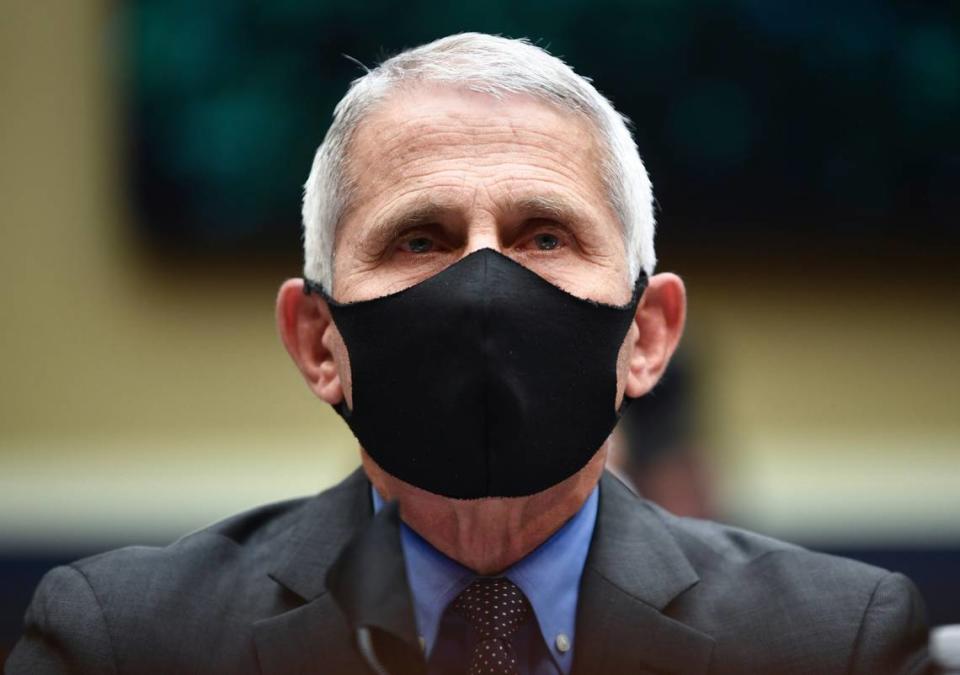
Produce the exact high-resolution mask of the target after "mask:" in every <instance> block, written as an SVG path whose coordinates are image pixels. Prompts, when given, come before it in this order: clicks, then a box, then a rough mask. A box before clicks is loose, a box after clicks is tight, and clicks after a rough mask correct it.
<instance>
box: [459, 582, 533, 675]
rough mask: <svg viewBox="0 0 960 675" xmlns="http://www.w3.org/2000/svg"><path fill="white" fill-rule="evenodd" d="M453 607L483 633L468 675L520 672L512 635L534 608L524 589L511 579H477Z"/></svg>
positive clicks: (513, 673)
mask: <svg viewBox="0 0 960 675" xmlns="http://www.w3.org/2000/svg"><path fill="white" fill-rule="evenodd" d="M453 607H454V609H455V610H456V611H457V612H459V613H460V614H462V615H463V616H464V617H466V619H467V621H469V622H470V625H471V626H473V627H474V628H475V629H476V630H477V633H478V634H479V635H480V642H478V643H477V645H476V646H475V647H474V648H473V652H472V653H471V655H470V666H469V668H468V669H467V675H517V673H518V672H519V670H518V664H517V653H516V652H515V651H514V649H513V644H512V642H511V638H512V637H513V634H514V633H516V632H517V629H518V628H519V627H520V626H521V624H523V622H524V621H526V620H527V619H528V618H530V614H531V611H532V610H531V609H530V603H529V602H528V601H527V597H526V596H525V595H524V594H523V591H521V590H520V589H519V588H517V587H516V586H515V585H514V584H513V582H512V581H510V580H509V579H504V578H497V579H477V580H476V581H474V582H473V583H472V584H470V585H469V586H468V587H467V588H466V590H464V591H463V592H462V593H461V594H460V595H458V596H457V598H456V600H454V602H453Z"/></svg>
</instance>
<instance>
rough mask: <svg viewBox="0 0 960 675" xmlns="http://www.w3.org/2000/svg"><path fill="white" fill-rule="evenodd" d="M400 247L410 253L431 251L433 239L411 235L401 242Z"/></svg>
mask: <svg viewBox="0 0 960 675" xmlns="http://www.w3.org/2000/svg"><path fill="white" fill-rule="evenodd" d="M400 248H401V249H402V250H404V251H408V252H410V253H429V252H430V251H432V250H433V239H431V238H430V237H411V238H410V239H407V240H406V241H404V242H403V243H401V244H400Z"/></svg>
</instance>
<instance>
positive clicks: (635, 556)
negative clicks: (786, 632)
mask: <svg viewBox="0 0 960 675" xmlns="http://www.w3.org/2000/svg"><path fill="white" fill-rule="evenodd" d="M698 581H699V577H698V576H697V574H696V572H695V571H694V569H693V568H692V567H691V566H690V563H689V562H688V561H687V558H686V556H684V554H683V552H682V551H681V550H680V547H679V546H678V545H677V543H676V542H675V541H674V539H673V537H672V535H671V534H670V533H669V532H668V531H667V529H666V525H665V524H664V523H663V521H662V520H661V519H660V516H659V515H658V514H657V513H656V512H655V511H654V510H653V509H652V508H651V507H650V506H649V505H648V504H647V503H646V502H644V501H643V500H640V499H638V498H637V497H636V496H635V495H633V494H632V493H631V492H630V491H629V490H628V489H627V488H626V487H625V486H624V485H623V484H622V483H620V481H619V480H617V479H616V478H614V477H613V476H612V475H610V474H605V475H604V476H603V479H602V480H601V483H600V507H599V512H598V515H597V525H596V529H595V531H594V538H593V542H592V544H591V549H590V554H589V556H588V557H587V562H586V565H585V567H584V572H583V578H582V580H581V584H580V599H579V605H578V609H577V634H576V646H575V652H574V665H573V675H599V674H601V673H602V674H604V675H606V674H609V675H619V674H620V673H629V674H631V675H634V674H639V673H684V674H687V673H689V674H691V675H694V674H697V673H703V672H706V669H707V667H708V665H709V662H710V657H711V654H712V651H713V645H714V641H713V639H712V638H711V637H709V636H708V635H705V634H703V633H700V632H699V631H696V630H694V629H692V628H690V627H689V626H686V625H684V624H682V623H680V622H678V621H675V620H674V619H671V618H670V617H668V616H666V615H665V614H664V613H663V610H664V609H665V608H666V607H667V605H668V604H669V603H670V602H671V601H672V600H673V599H674V598H676V597H677V596H678V595H680V594H681V593H683V592H684V591H686V590H687V589H689V588H691V587H692V586H694V585H695V584H696V583H697V582H698Z"/></svg>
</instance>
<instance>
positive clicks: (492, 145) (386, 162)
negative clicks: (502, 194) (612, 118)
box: [344, 83, 609, 210]
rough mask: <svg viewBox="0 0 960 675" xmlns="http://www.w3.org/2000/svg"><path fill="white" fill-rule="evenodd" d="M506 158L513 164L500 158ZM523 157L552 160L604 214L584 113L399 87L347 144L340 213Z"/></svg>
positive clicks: (513, 96)
mask: <svg viewBox="0 0 960 675" xmlns="http://www.w3.org/2000/svg"><path fill="white" fill-rule="evenodd" d="M510 152H513V153H514V155H515V157H507V155H508V153H510ZM524 153H526V157H527V159H528V160H529V163H531V164H537V165H539V166H540V167H541V168H543V169H546V168H547V166H546V165H547V164H548V163H549V161H550V160H551V159H552V160H554V162H557V161H559V162H563V163H564V166H563V167H562V168H563V171H562V173H564V174H565V175H566V176H567V177H568V178H570V179H571V180H572V181H574V182H576V183H577V184H578V185H579V186H580V187H581V190H582V191H583V192H584V193H585V194H589V195H590V198H592V199H594V200H596V201H598V202H600V204H598V206H600V207H602V208H606V207H609V204H608V201H609V200H608V194H609V191H608V189H607V185H606V184H605V182H604V176H603V172H602V167H603V166H604V165H605V163H606V162H605V159H606V152H605V149H604V146H603V144H602V143H601V141H600V134H599V133H598V130H597V128H596V125H595V124H594V122H593V121H592V120H591V119H590V118H588V117H587V115H586V114H584V113H580V112H578V111H577V110H573V109H566V108H561V107H560V106H558V105H557V104H555V103H552V102H550V101H547V100H544V99H542V98H539V97H534V96H532V95H529V94H519V93H507V94H500V95H497V96H494V95H492V94H490V93H486V92H479V91H474V90H471V89H470V88H469V87H468V86H467V85H456V86H454V85H449V84H424V83H415V84H408V85H404V86H402V87H400V86H398V87H397V88H396V89H394V90H393V91H391V92H390V93H389V94H387V95H385V96H384V97H383V98H381V99H380V100H379V101H378V102H377V103H376V104H375V105H374V106H373V107H371V108H370V109H369V110H368V111H366V113H365V114H364V116H363V118H362V120H361V121H360V122H359V124H358V125H357V127H356V129H355V130H354V133H353V134H352V135H351V137H350V139H349V140H348V144H347V148H346V153H345V154H346V166H345V167H344V171H345V176H344V178H345V179H346V180H345V183H346V187H348V195H347V203H346V205H345V207H346V208H345V210H349V209H350V208H351V207H353V206H355V205H356V203H357V201H361V202H362V201H363V200H365V199H369V198H371V196H372V194H371V193H374V194H376V193H377V192H379V191H381V190H383V189H386V188H388V187H390V186H395V185H397V184H398V183H400V182H405V183H408V184H410V185H416V184H417V183H418V179H421V178H425V177H426V174H428V173H430V172H431V171H442V170H448V171H450V170H456V169H457V168H458V167H462V168H464V169H466V168H482V167H483V166H484V165H491V166H492V165H494V164H495V163H496V162H497V161H498V160H503V159H507V160H513V161H514V163H516V162H515V160H517V159H521V158H522V157H523V154H524ZM505 164H510V162H509V161H508V162H505ZM554 168H558V167H557V165H556V163H555V164H554ZM506 170H507V171H508V172H509V169H506ZM544 173H545V172H544ZM543 178H544V179H546V176H543ZM511 180H512V178H511V176H510V175H509V173H506V174H504V175H502V176H500V177H498V179H497V182H500V181H502V182H503V185H505V186H507V187H509V186H510V185H511Z"/></svg>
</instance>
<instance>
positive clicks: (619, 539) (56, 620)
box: [6, 471, 928, 675]
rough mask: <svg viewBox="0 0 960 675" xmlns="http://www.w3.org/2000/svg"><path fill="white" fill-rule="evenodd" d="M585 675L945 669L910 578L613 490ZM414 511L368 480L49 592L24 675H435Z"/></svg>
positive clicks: (89, 564) (87, 563)
mask: <svg viewBox="0 0 960 675" xmlns="http://www.w3.org/2000/svg"><path fill="white" fill-rule="evenodd" d="M576 630H577V632H576V642H575V644H574V675H601V674H602V675H608V674H612V675H616V674H619V673H630V674H634V673H690V674H691V675H695V674H708V673H709V674H712V675H732V674H734V673H738V674H739V673H762V674H764V675H779V674H791V675H793V674H796V675H799V674H804V675H806V674H812V673H815V674H817V675H830V674H833V673H837V674H840V673H856V674H862V675H880V674H883V673H900V672H910V673H916V672H926V669H927V668H928V665H927V656H926V648H925V642H926V637H927V636H926V627H925V625H924V619H923V608H922V604H921V601H920V599H919V597H918V594H917V592H916V590H915V588H914V587H913V585H912V584H911V583H910V582H909V581H908V580H907V579H906V578H905V577H903V576H901V575H899V574H893V573H889V572H886V571H884V570H881V569H877V568H875V567H869V566H866V565H863V564H860V563H856V562H853V561H850V560H844V559H840V558H835V557H830V556H826V555H821V554H817V553H812V552H810V551H807V550H804V549H802V548H798V547H795V546H791V545H789V544H785V543H782V542H779V541H775V540H772V539H768V538H765V537H761V536H758V535H756V534H751V533H748V532H744V531H742V530H737V529H734V528H729V527H724V526H721V525H718V524H715V523H711V522H705V521H697V520H689V519H683V518H677V517H674V516H672V515H670V514H668V513H666V512H664V511H663V510H661V509H659V508H657V507H656V506H653V505H652V504H650V503H649V502H646V501H644V500H642V499H639V498H637V497H636V496H635V495H633V494H632V493H631V492H630V491H629V490H627V489H626V488H625V487H624V486H623V485H622V484H621V483H620V482H619V481H618V480H617V479H616V478H614V477H612V476H611V475H609V474H608V475H605V476H604V478H603V479H602V481H601V486H600V506H599V515H598V520H597V526H596V530H595V534H594V539H593V542H592V544H591V549H590V554H589V556H588V560H587V563H586V568H585V569H584V574H583V579H582V582H581V590H580V604H579V607H578V613H577V629H576ZM416 645H417V638H416V635H415V632H414V619H413V611H412V605H411V600H410V593H409V590H408V586H407V583H406V576H405V571H404V566H403V560H402V549H401V547H400V539H399V530H398V518H397V512H396V508H393V507H388V508H384V509H382V510H381V511H380V512H379V513H378V514H377V515H376V516H374V515H373V513H372V505H371V500H370V487H369V483H368V482H367V480H366V478H365V477H364V475H363V474H362V473H361V472H359V471H357V472H356V473H354V474H353V475H351V476H350V477H349V478H347V479H346V480H345V481H344V482H342V483H341V484H340V485H338V486H336V487H334V488H332V489H330V490H328V491H326V492H323V493H322V494H320V495H319V496H316V497H313V498H309V499H300V500H293V501H288V502H283V503H279V504H274V505H270V506H265V507H262V508H259V509H256V510H254V511H251V512H249V513H245V514H242V515H239V516H236V517H234V518H231V519H229V520H226V521H224V522H221V523H218V524H216V525H213V526H211V527H208V528H206V529H204V530H201V531H199V532H197V533H194V534H191V535H189V536H186V537H184V538H183V539H181V540H179V541H177V542H176V543H174V544H171V545H170V546H167V547H165V548H146V547H134V548H126V549H122V550H118V551H113V552H110V553H105V554H103V555H99V556H95V557H93V558H88V559H86V560H81V561H79V562H77V563H74V564H72V565H69V566H65V567H58V568H56V569H54V570H52V571H51V572H50V573H48V574H47V575H46V577H44V579H43V581H42V582H41V584H40V586H39V587H38V589H37V591H36V595H35V597H34V599H33V602H32V604H31V605H30V608H29V609H28V611H27V615H26V632H25V634H24V636H23V639H22V640H21V641H20V643H19V644H18V645H17V647H16V648H15V650H14V652H13V654H12V655H11V656H10V659H9V661H8V663H7V666H6V670H7V672H8V673H10V675H21V674H30V675H40V674H47V673H51V674H52V673H138V674H139V673H145V674H153V673H167V674H169V673H205V674H213V673H224V674H225V673H230V674H231V675H240V674H246V673H250V674H254V673H259V674H263V675H281V674H283V675H292V674H294V673H303V674H306V673H324V674H329V675H334V674H344V675H345V674H352V673H373V672H376V670H374V669H371V666H370V665H369V664H370V663H371V662H375V665H377V666H379V667H381V668H383V669H384V670H387V671H389V672H390V673H406V672H410V673H423V672H425V668H424V664H423V659H422V657H421V656H420V653H419V650H418V648H417V646H416Z"/></svg>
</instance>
